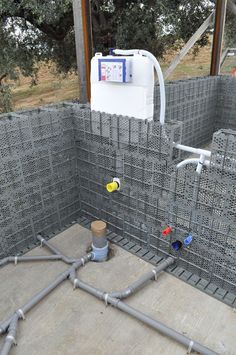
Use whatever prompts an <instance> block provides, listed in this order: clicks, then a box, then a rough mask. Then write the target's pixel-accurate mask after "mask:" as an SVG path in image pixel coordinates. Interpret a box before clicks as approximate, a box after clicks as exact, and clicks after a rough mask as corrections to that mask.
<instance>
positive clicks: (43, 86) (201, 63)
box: [13, 45, 236, 110]
mask: <svg viewBox="0 0 236 355" xmlns="http://www.w3.org/2000/svg"><path fill="white" fill-rule="evenodd" d="M174 55H175V53H172V54H168V55H166V56H165V58H164V60H163V62H162V63H161V66H162V69H164V70H165V69H166V68H167V67H168V65H169V63H170V62H171V60H172V59H173V57H174ZM210 60H211V45H208V46H206V47H204V48H202V49H201V50H200V51H199V53H198V55H197V56H196V57H193V55H192V54H188V55H187V56H186V57H185V58H184V59H183V60H182V61H181V62H180V64H179V65H178V66H177V68H176V69H175V70H174V72H173V73H172V75H171V76H170V77H169V78H168V80H178V79H188V78H191V77H196V76H205V75H208V74H209V71H210ZM233 66H236V59H235V57H231V58H227V59H226V61H225V64H224V66H223V68H222V73H230V72H231V71H232V67H233ZM38 77H39V81H38V84H37V85H36V86H33V87H31V86H30V83H31V79H30V78H25V77H21V78H20V79H19V81H18V82H17V83H16V84H15V88H14V90H13V105H14V109H15V110H17V109H23V108H29V107H37V106H42V105H46V104H49V103H56V102H60V101H64V100H72V99H78V98H79V86H78V77H77V75H75V74H71V75H68V76H67V77H66V78H62V77H61V76H60V75H58V74H55V70H54V68H53V66H52V67H51V68H48V67H47V66H46V64H44V63H42V64H41V65H40V70H39V75H38Z"/></svg>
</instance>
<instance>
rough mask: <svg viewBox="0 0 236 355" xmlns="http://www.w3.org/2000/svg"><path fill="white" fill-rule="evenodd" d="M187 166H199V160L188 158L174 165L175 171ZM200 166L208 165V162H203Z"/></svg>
mask: <svg viewBox="0 0 236 355" xmlns="http://www.w3.org/2000/svg"><path fill="white" fill-rule="evenodd" d="M187 164H199V158H188V159H185V160H183V161H181V162H180V163H179V164H177V165H176V167H177V169H180V168H183V167H184V166H185V165H187ZM201 165H206V166H209V165H210V160H204V162H202V163H201Z"/></svg>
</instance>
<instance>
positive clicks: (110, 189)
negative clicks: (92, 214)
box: [106, 178, 120, 193]
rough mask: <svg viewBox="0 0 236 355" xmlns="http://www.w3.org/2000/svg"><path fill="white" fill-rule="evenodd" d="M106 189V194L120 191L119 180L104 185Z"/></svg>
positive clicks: (115, 179)
mask: <svg viewBox="0 0 236 355" xmlns="http://www.w3.org/2000/svg"><path fill="white" fill-rule="evenodd" d="M106 189H107V191H108V192H110V193H111V192H114V191H119V190H120V179H118V178H114V179H113V180H112V181H111V182H109V183H108V184H107V185H106Z"/></svg>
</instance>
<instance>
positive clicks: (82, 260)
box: [80, 258, 85, 266]
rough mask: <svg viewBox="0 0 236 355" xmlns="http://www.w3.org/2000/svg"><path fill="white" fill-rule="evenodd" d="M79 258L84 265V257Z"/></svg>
mask: <svg viewBox="0 0 236 355" xmlns="http://www.w3.org/2000/svg"><path fill="white" fill-rule="evenodd" d="M80 260H81V262H82V265H83V266H84V265H85V260H84V258H81V259H80Z"/></svg>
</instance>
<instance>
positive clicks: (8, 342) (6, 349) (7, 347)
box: [0, 314, 19, 355]
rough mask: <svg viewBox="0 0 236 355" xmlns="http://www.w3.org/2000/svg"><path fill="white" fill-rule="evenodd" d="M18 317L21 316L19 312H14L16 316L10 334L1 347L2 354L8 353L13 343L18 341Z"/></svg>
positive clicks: (11, 324)
mask: <svg viewBox="0 0 236 355" xmlns="http://www.w3.org/2000/svg"><path fill="white" fill-rule="evenodd" d="M18 318H19V316H18V315H17V314H14V316H13V317H12V320H11V323H10V326H9V330H8V334H7V335H6V337H5V341H4V344H3V347H2V349H1V352H0V355H8V354H9V353H10V350H11V347H12V345H13V344H14V343H16V331H17V323H18Z"/></svg>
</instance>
